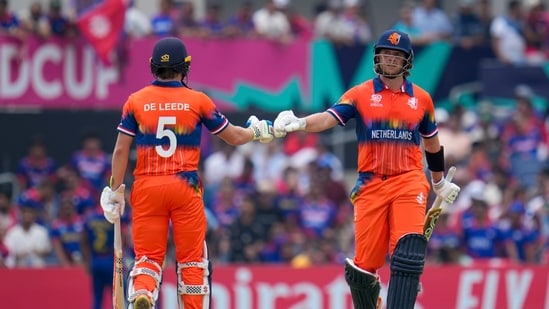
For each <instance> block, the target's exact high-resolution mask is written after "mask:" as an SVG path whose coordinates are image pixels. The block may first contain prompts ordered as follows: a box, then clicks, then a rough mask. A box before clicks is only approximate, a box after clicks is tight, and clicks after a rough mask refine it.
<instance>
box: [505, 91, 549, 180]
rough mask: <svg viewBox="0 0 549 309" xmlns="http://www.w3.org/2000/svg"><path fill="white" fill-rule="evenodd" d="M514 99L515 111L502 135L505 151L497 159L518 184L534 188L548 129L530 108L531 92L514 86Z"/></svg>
mask: <svg viewBox="0 0 549 309" xmlns="http://www.w3.org/2000/svg"><path fill="white" fill-rule="evenodd" d="M515 98H516V104H517V105H516V109H515V110H514V111H513V113H512V115H511V117H510V118H509V119H508V120H507V121H506V122H505V123H504V128H503V132H502V133H501V140H502V142H503V143H504V144H503V146H504V147H505V148H504V151H502V152H501V156H500V160H501V162H502V163H503V164H504V166H505V167H506V168H508V170H509V172H510V173H511V176H512V177H513V178H514V179H515V180H516V181H518V183H519V184H520V185H522V186H524V187H526V188H528V189H533V188H535V186H536V176H537V174H538V172H539V171H540V170H541V169H542V167H543V164H544V161H545V159H546V149H547V128H546V124H545V122H544V120H543V118H542V117H541V116H540V115H539V114H537V113H536V110H535V109H534V107H533V104H532V99H533V98H534V92H533V91H532V89H531V88H530V87H529V86H526V85H519V86H517V87H516V89H515Z"/></svg>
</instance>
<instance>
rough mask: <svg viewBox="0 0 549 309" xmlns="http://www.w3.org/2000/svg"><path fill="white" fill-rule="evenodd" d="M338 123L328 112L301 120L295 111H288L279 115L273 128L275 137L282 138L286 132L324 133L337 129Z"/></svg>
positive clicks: (311, 115)
mask: <svg viewBox="0 0 549 309" xmlns="http://www.w3.org/2000/svg"><path fill="white" fill-rule="evenodd" d="M338 123H339V122H338V121H337V119H336V118H335V117H334V116H333V115H332V114H331V113H329V112H327V111H325V112H320V113H314V114H310V115H308V116H305V117H303V118H299V117H297V116H296V115H294V112H293V111H291V110H286V111H282V112H280V113H279V114H278V116H277V117H276V119H275V122H274V125H273V126H274V131H275V136H277V137H281V136H284V135H285V133H286V132H294V131H305V132H322V131H324V130H327V129H330V128H333V127H335V126H336V125H337V124H338Z"/></svg>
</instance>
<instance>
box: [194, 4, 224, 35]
mask: <svg viewBox="0 0 549 309" xmlns="http://www.w3.org/2000/svg"><path fill="white" fill-rule="evenodd" d="M221 13H222V6H221V4H219V3H212V4H209V5H208V7H207V8H206V16H205V17H204V19H203V20H202V21H200V22H199V23H198V28H199V32H200V37H204V38H220V37H223V36H224V35H225V24H224V22H223V21H222V20H221Z"/></svg>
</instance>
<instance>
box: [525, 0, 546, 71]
mask: <svg viewBox="0 0 549 309" xmlns="http://www.w3.org/2000/svg"><path fill="white" fill-rule="evenodd" d="M524 36H525V39H526V51H525V54H526V60H527V62H528V63H530V64H536V65H541V64H542V63H543V62H544V61H545V59H546V56H547V52H548V47H549V42H548V39H549V19H548V18H547V12H546V9H545V4H544V3H542V2H537V3H534V4H532V5H530V7H529V8H528V11H527V15H526V23H525V24H524Z"/></svg>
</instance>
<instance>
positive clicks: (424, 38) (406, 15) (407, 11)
mask: <svg viewBox="0 0 549 309" xmlns="http://www.w3.org/2000/svg"><path fill="white" fill-rule="evenodd" d="M413 10H414V3H413V2H405V3H404V4H403V5H402V7H401V8H400V11H399V19H398V20H397V21H396V22H395V24H394V25H393V27H392V28H393V29H395V30H398V31H402V32H405V33H408V35H409V36H410V40H411V42H412V44H413V45H415V46H421V45H426V44H429V43H431V42H432V41H434V40H436V37H435V36H433V35H430V34H424V33H423V32H422V31H421V29H419V27H417V26H416V25H415V24H414V21H413V14H412V13H413Z"/></svg>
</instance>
